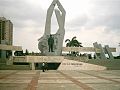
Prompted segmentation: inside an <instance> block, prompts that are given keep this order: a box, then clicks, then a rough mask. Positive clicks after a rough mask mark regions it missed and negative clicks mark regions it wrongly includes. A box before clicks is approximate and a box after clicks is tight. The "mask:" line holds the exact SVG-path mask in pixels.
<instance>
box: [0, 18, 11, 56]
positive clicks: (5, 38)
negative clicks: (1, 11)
mask: <svg viewBox="0 0 120 90" xmlns="http://www.w3.org/2000/svg"><path fill="white" fill-rule="evenodd" d="M12 43H13V24H12V22H11V21H10V20H7V19H6V18H4V17H0V44H4V45H12ZM10 53H12V51H5V50H0V58H6V57H8V54H10Z"/></svg>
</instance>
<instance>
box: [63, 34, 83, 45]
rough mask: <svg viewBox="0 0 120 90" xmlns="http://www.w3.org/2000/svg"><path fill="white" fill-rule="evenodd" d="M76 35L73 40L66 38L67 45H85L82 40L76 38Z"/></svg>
mask: <svg viewBox="0 0 120 90" xmlns="http://www.w3.org/2000/svg"><path fill="white" fill-rule="evenodd" d="M76 38H77V37H76V36H74V37H73V38H72V39H71V40H70V39H66V40H65V42H66V47H83V46H82V45H81V44H82V43H81V42H79V41H78V40H76Z"/></svg>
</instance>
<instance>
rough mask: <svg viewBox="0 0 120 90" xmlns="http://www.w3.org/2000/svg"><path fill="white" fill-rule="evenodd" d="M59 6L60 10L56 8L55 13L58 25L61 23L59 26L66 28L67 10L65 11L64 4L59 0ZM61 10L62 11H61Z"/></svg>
mask: <svg viewBox="0 0 120 90" xmlns="http://www.w3.org/2000/svg"><path fill="white" fill-rule="evenodd" d="M57 6H58V9H59V10H58V9H56V10H55V14H56V17H57V21H58V25H59V27H62V28H64V24H65V15H66V12H65V9H64V8H63V6H62V5H61V3H60V2H59V1H57ZM60 11H61V13H60Z"/></svg>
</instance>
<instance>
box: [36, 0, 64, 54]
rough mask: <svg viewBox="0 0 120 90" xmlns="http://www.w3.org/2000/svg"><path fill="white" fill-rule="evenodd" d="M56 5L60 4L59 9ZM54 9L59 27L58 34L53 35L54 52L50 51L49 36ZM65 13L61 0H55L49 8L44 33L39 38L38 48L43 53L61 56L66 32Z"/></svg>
mask: <svg viewBox="0 0 120 90" xmlns="http://www.w3.org/2000/svg"><path fill="white" fill-rule="evenodd" d="M56 5H57V6H58V8H57V9H55V6H56ZM54 11H55V15H56V18H57V22H58V26H59V28H58V31H57V32H56V34H53V35H52V37H53V39H54V44H53V52H49V46H48V38H49V37H50V35H51V18H52V14H53V12H54ZM65 14H66V12H65V10H64V8H63V6H62V5H61V3H60V2H59V0H53V2H52V4H51V5H50V7H49V8H48V10H47V17H46V24H45V32H44V35H43V36H42V37H41V38H40V39H39V43H38V48H39V50H40V51H41V53H42V55H47V56H52V55H57V56H60V55H61V54H62V44H63V39H64V34H65V29H64V25H65Z"/></svg>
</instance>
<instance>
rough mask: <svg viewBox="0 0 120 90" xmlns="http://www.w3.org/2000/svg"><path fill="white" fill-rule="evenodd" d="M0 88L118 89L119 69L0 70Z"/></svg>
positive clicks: (18, 89)
mask: <svg viewBox="0 0 120 90" xmlns="http://www.w3.org/2000/svg"><path fill="white" fill-rule="evenodd" d="M0 90H120V70H104V71H85V70H84V71H52V70H50V71H46V72H42V71H40V70H35V71H32V70H0Z"/></svg>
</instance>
